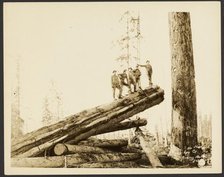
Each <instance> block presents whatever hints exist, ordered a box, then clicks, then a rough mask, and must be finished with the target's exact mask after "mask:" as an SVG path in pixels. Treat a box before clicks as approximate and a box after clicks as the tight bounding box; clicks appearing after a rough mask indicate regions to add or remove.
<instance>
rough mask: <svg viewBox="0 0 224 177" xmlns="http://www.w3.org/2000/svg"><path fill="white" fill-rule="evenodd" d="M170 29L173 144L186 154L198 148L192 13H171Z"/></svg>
mask: <svg viewBox="0 0 224 177" xmlns="http://www.w3.org/2000/svg"><path fill="white" fill-rule="evenodd" d="M169 28H170V46H171V55H172V62H171V64H172V67H171V74H172V132H171V134H172V143H173V147H174V146H176V147H177V148H179V149H180V152H183V151H184V150H185V149H186V148H187V147H193V146H195V145H196V144H197V110H196V89H195V87H196V86H195V71H194V57H193V45H192V34H191V22H190V13H188V12H172V13H169ZM174 148H175V147H174ZM175 155H176V154H175ZM180 157H181V153H180Z"/></svg>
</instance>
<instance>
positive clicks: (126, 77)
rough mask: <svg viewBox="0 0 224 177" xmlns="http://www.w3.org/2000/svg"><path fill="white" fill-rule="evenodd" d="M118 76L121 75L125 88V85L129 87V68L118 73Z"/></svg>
mask: <svg viewBox="0 0 224 177" xmlns="http://www.w3.org/2000/svg"><path fill="white" fill-rule="evenodd" d="M118 76H119V78H120V81H121V87H122V88H123V86H126V87H127V88H129V84H128V75H127V70H126V69H125V70H124V71H123V73H121V74H118ZM122 90H123V89H122Z"/></svg>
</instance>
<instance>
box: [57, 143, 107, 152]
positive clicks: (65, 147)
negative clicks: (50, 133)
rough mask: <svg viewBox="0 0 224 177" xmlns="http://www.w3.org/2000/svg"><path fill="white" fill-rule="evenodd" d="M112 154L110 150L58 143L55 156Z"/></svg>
mask: <svg viewBox="0 0 224 177" xmlns="http://www.w3.org/2000/svg"><path fill="white" fill-rule="evenodd" d="M108 152H111V151H110V150H108V149H103V148H99V147H92V146H83V145H70V144H63V143H58V144H56V145H55V147H54V153H55V155H65V154H74V153H94V154H97V153H108Z"/></svg>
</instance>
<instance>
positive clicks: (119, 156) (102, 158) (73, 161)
mask: <svg viewBox="0 0 224 177" xmlns="http://www.w3.org/2000/svg"><path fill="white" fill-rule="evenodd" d="M140 158H141V155H140V154H138V153H105V154H93V153H80V154H72V155H66V156H51V157H46V158H45V157H30V158H12V159H11V166H12V167H42V168H58V167H76V166H77V165H80V164H82V163H107V162H113V163H116V162H123V161H131V160H137V159H140Z"/></svg>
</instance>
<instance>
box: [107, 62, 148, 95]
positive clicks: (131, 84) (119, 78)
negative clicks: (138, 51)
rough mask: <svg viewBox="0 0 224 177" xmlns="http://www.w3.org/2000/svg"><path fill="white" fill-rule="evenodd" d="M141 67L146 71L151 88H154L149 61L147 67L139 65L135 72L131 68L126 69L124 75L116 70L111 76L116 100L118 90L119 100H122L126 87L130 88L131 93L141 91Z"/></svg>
mask: <svg viewBox="0 0 224 177" xmlns="http://www.w3.org/2000/svg"><path fill="white" fill-rule="evenodd" d="M139 66H140V67H144V68H145V69H146V71H147V75H148V81H149V86H152V66H151V65H150V62H149V60H147V61H146V64H145V65H140V64H137V66H136V68H135V69H134V70H133V69H132V68H131V67H130V68H128V70H127V69H125V70H124V71H123V72H122V73H117V71H116V70H114V71H113V75H112V76H111V85H112V89H113V98H114V99H116V97H115V93H116V90H118V91H119V96H118V98H119V99H120V98H122V91H123V87H124V86H126V87H127V88H128V90H129V93H132V92H136V91H137V90H139V89H141V71H140V69H139ZM132 88H133V89H132Z"/></svg>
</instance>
